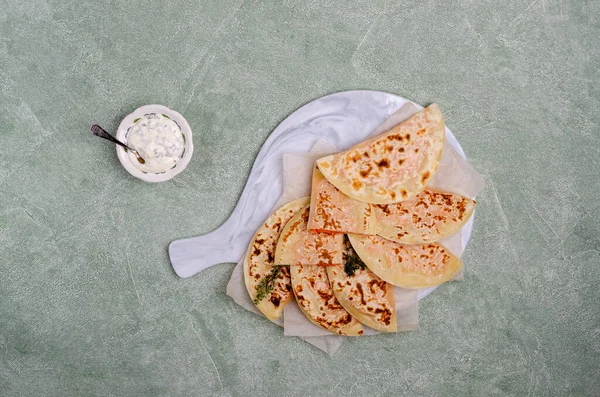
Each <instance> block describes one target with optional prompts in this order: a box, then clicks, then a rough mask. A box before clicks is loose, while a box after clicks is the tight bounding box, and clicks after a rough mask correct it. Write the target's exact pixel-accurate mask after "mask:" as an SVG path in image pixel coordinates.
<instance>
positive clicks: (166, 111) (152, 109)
mask: <svg viewBox="0 0 600 397" xmlns="http://www.w3.org/2000/svg"><path fill="white" fill-rule="evenodd" d="M150 113H159V114H163V115H166V116H167V117H169V118H170V119H171V120H173V121H174V122H176V123H177V125H178V126H179V128H181V132H182V133H183V135H184V137H185V152H184V154H183V156H182V158H181V160H179V161H178V162H177V165H176V166H175V167H174V168H171V169H169V170H167V171H165V172H162V173H158V174H151V173H145V172H143V171H141V170H139V169H138V168H137V167H136V166H135V165H133V163H132V162H131V160H130V159H129V156H128V154H127V152H126V151H125V149H123V148H122V147H120V146H118V145H115V147H116V150H117V157H118V158H119V161H120V162H121V165H122V166H123V168H125V169H126V170H127V172H129V173H130V174H131V175H133V176H134V177H136V178H138V179H140V180H142V181H145V182H164V181H168V180H170V179H172V178H173V177H175V176H176V175H178V174H180V173H181V172H182V171H183V170H184V169H185V168H186V167H187V165H188V164H189V163H190V160H191V159H192V154H193V152H194V143H193V142H192V129H191V128H190V125H189V124H188V122H187V120H186V119H185V118H184V117H183V116H182V115H181V114H180V113H179V112H177V111H175V110H173V109H171V108H168V107H166V106H163V105H158V104H151V105H144V106H140V107H139V108H137V109H135V110H134V111H133V112H131V113H129V114H128V115H127V116H125V118H123V120H122V121H121V124H119V128H118V129H117V139H119V140H120V141H121V142H123V143H125V144H127V136H126V134H127V131H128V130H129V129H130V128H131V127H132V126H133V124H135V123H134V120H136V119H138V118H141V117H144V115H146V114H150Z"/></svg>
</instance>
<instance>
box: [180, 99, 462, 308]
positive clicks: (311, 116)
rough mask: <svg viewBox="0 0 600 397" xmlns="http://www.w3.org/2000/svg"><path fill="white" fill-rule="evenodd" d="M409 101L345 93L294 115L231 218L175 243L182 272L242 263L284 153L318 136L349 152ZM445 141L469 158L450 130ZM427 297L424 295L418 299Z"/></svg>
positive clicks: (278, 131)
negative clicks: (208, 229) (207, 230)
mask: <svg viewBox="0 0 600 397" xmlns="http://www.w3.org/2000/svg"><path fill="white" fill-rule="evenodd" d="M407 102H409V101H408V100H407V99H404V98H402V97H399V96H397V95H393V94H389V93H385V92H378V91H346V92H340V93H336V94H332V95H328V96H325V97H322V98H319V99H316V100H314V101H312V102H310V103H308V104H306V105H304V106H303V107H301V108H300V109H298V110H296V111H295V112H294V113H292V114H291V115H290V116H289V117H287V118H286V119H285V120H284V121H283V122H282V123H281V124H279V125H278V126H277V128H275V130H274V131H273V132H272V133H271V135H270V136H269V138H268V139H267V140H266V142H265V143H264V145H263V147H262V148H261V150H260V152H259V153H258V156H257V157H256V160H255V162H254V166H253V167H252V171H251V172H250V176H249V177H248V181H247V182H246V186H245V187H244V191H243V192H242V195H241V197H240V199H239V201H238V203H237V205H236V207H235V209H234V210H233V212H232V214H231V216H230V217H229V218H228V219H227V221H225V223H223V225H221V226H220V227H219V228H218V229H216V230H215V231H213V232H211V233H208V234H205V235H202V236H198V237H192V238H187V239H182V240H175V241H173V242H171V244H170V245H169V257H170V259H171V264H172V265H173V269H174V270H175V272H176V273H177V275H178V276H180V277H183V278H186V277H190V276H193V275H194V274H196V273H198V272H200V271H202V270H204V269H206V268H208V267H210V266H213V265H216V264H219V263H231V262H235V263H237V262H239V261H240V259H241V258H242V256H243V255H244V254H245V252H246V248H247V247H248V244H249V242H250V239H251V238H252V236H253V235H254V233H255V232H256V230H257V229H258V228H259V227H260V225H261V224H262V223H263V222H264V221H265V219H267V217H268V216H269V215H270V213H271V212H272V210H273V209H274V208H273V206H274V205H275V203H276V202H277V201H278V199H279V198H280V196H281V194H282V187H283V178H282V155H283V154H284V153H298V152H308V151H310V149H311V148H312V147H313V145H314V144H315V142H316V141H317V140H322V141H324V142H326V143H327V144H329V145H331V146H333V147H334V148H336V150H339V151H341V150H345V149H347V148H349V147H350V146H352V145H354V144H356V143H358V142H361V141H363V140H365V139H366V138H367V137H368V136H369V134H370V133H371V132H372V131H373V130H374V129H375V128H377V127H378V126H379V125H380V124H381V123H383V122H384V121H385V120H387V119H388V118H389V117H390V115H391V114H393V113H394V112H395V111H397V110H398V109H399V108H400V107H402V106H403V105H404V104H406V103H407ZM446 140H447V143H449V144H450V145H452V146H453V147H454V148H455V149H456V150H457V151H458V152H459V153H460V154H461V155H462V156H463V157H465V154H464V152H463V150H462V148H461V147H460V145H459V143H458V141H457V140H456V138H455V137H454V135H453V134H452V132H451V131H450V130H448V129H447V128H446ZM469 226H470V225H469ZM462 233H463V236H462V237H463V241H465V242H466V241H468V240H469V237H470V234H471V227H465V228H463V230H462ZM431 290H432V289H431ZM423 292H425V291H423ZM427 292H430V291H427ZM425 295H426V294H421V293H420V294H419V298H422V297H423V296H425Z"/></svg>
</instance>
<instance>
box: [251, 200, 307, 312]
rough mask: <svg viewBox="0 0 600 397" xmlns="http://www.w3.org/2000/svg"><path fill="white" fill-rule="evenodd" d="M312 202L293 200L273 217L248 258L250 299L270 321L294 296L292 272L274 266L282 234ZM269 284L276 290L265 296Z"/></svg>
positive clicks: (283, 267)
mask: <svg viewBox="0 0 600 397" xmlns="http://www.w3.org/2000/svg"><path fill="white" fill-rule="evenodd" d="M308 202H309V198H308V197H304V198H301V199H298V200H295V201H292V202H291V203H288V204H286V205H284V206H283V207H281V208H279V209H278V210H277V211H275V212H274V213H273V214H272V215H271V216H269V218H268V219H267V220H266V221H265V223H264V224H263V225H262V226H261V227H260V228H259V229H258V230H257V232H256V234H255V235H254V237H253V238H252V240H251V241H250V245H249V246H248V250H247V251H246V256H245V257H244V281H245V283H246V289H247V290H248V294H250V299H252V301H253V302H254V304H255V305H256V307H257V308H258V310H260V311H261V313H263V314H264V315H265V316H266V317H267V318H268V319H270V320H276V319H277V318H279V316H280V315H281V313H282V312H283V308H284V307H285V305H287V304H288V302H289V301H290V300H291V299H292V296H293V293H292V284H291V281H290V272H289V269H288V268H287V267H285V266H282V267H280V268H277V269H274V266H273V263H274V262H275V249H276V246H277V241H278V240H279V234H280V232H281V230H282V229H283V228H284V226H285V224H286V223H287V222H288V221H289V220H290V219H291V218H292V217H293V216H294V214H295V213H297V212H298V211H299V210H300V209H302V208H303V207H304V206H306V205H307V204H308ZM268 284H269V285H271V286H272V289H271V288H269V289H270V292H268V293H266V294H265V293H264V291H266V290H265V287H266V286H267V285H268ZM261 285H262V287H261ZM261 291H263V293H260V292H261ZM259 293H260V295H261V296H259ZM258 298H260V299H258Z"/></svg>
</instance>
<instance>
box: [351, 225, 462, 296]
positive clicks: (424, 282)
mask: <svg viewBox="0 0 600 397" xmlns="http://www.w3.org/2000/svg"><path fill="white" fill-rule="evenodd" d="M348 238H349V239H350V242H351V243H352V247H353V248H354V250H355V251H356V253H357V254H358V256H359V257H360V258H361V259H362V260H363V261H364V262H365V264H366V265H367V267H368V268H369V269H370V270H371V271H372V272H373V273H375V274H376V275H377V276H379V277H380V278H381V279H382V280H385V281H387V282H388V283H390V284H393V285H397V286H398V287H403V288H427V287H432V286H434V285H440V284H442V283H445V282H446V281H448V280H450V279H451V278H452V277H453V276H454V275H455V274H456V272H458V270H459V269H460V268H461V267H462V261H461V260H460V259H459V258H457V257H456V256H454V255H453V254H452V253H451V252H450V251H449V250H448V249H446V248H444V247H443V246H442V245H440V244H437V243H429V244H401V243H397V242H394V241H391V240H387V239H384V238H383V237H379V236H365V235H360V234H351V235H348Z"/></svg>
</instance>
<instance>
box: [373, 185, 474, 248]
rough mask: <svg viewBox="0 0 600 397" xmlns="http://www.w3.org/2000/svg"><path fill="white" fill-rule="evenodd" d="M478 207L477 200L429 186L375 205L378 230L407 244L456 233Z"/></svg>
mask: <svg viewBox="0 0 600 397" xmlns="http://www.w3.org/2000/svg"><path fill="white" fill-rule="evenodd" d="M474 209H475V200H471V199H468V198H466V197H463V196H459V195H458V194H452V193H444V192H436V191H433V190H428V189H425V190H424V191H422V192H421V193H419V194H418V195H417V196H416V197H415V198H412V199H410V200H407V201H402V202H399V203H395V204H374V205H372V210H373V215H374V217H375V222H374V224H375V225H376V234H378V235H380V236H382V237H385V238H386V239H388V240H393V241H396V242H399V243H407V244H422V243H428V242H435V241H439V240H441V239H443V238H444V237H448V236H450V235H451V234H454V233H455V232H457V231H458V230H459V229H460V228H461V227H463V225H464V224H465V223H466V222H467V220H469V218H470V217H471V215H472V214H473V210H474Z"/></svg>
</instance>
